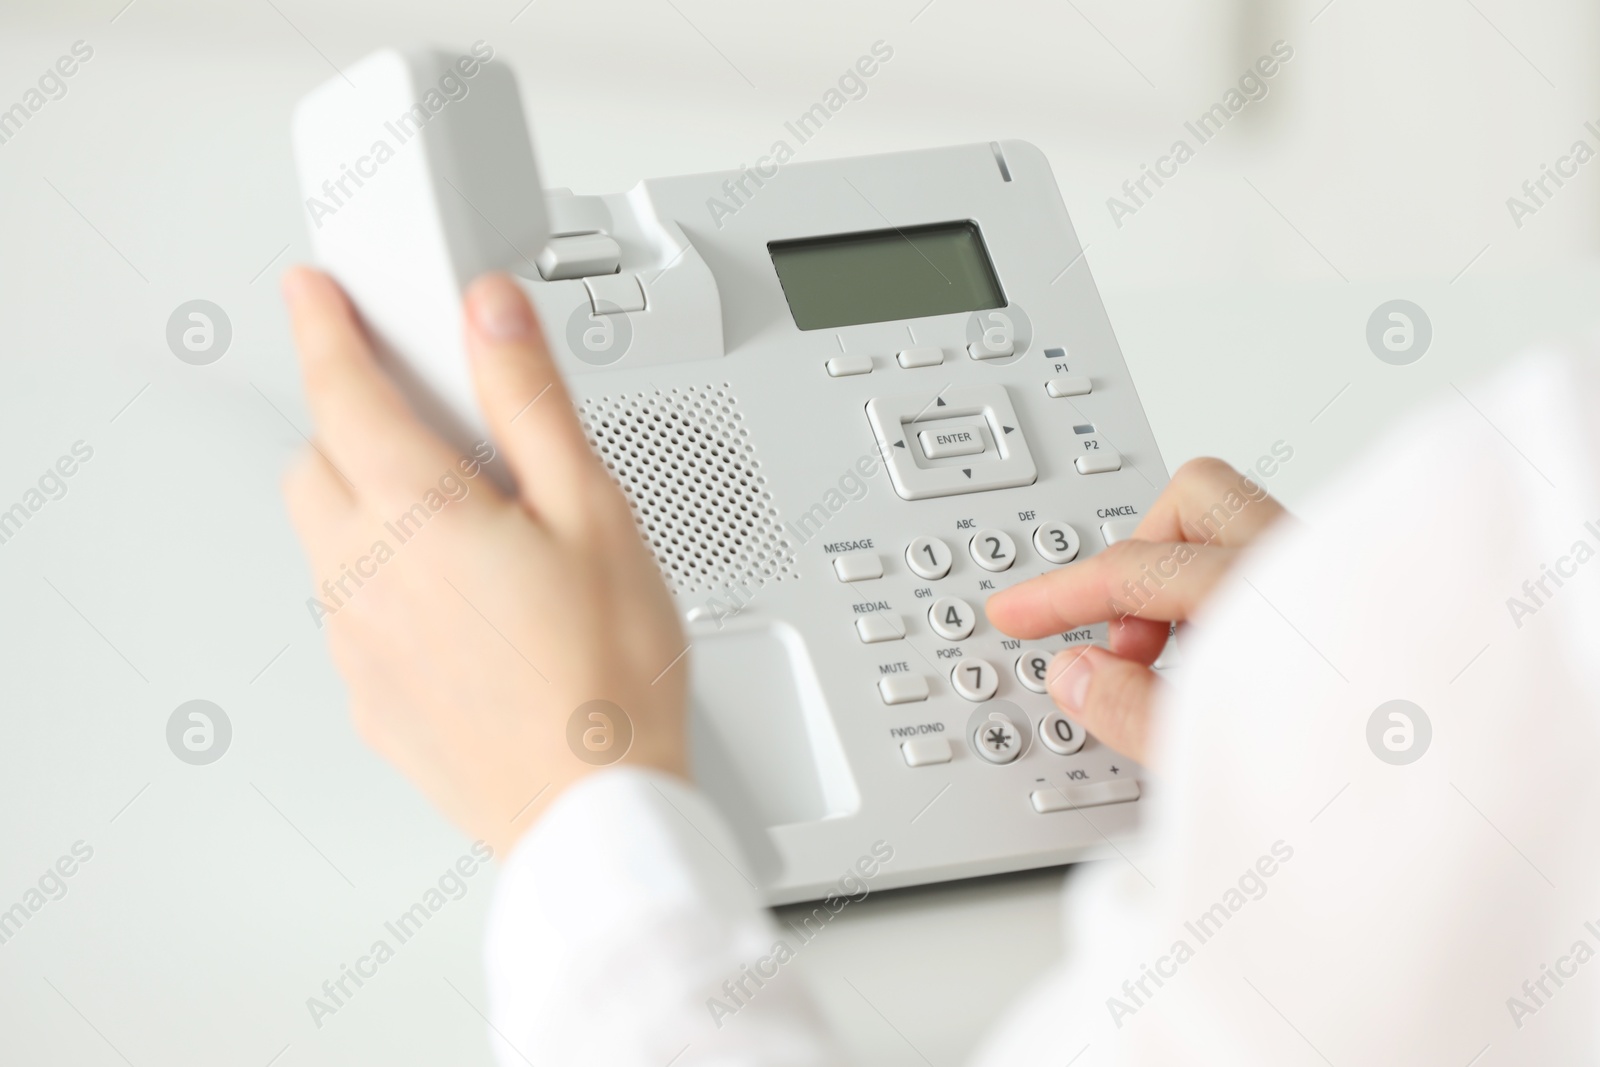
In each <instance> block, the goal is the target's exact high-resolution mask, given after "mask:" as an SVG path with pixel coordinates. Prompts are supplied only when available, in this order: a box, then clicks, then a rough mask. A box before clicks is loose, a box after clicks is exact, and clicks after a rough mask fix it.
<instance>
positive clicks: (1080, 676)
mask: <svg viewBox="0 0 1600 1067" xmlns="http://www.w3.org/2000/svg"><path fill="white" fill-rule="evenodd" d="M1093 673H1094V657H1093V656H1091V655H1089V650H1088V649H1087V648H1069V649H1067V650H1066V651H1064V652H1058V653H1056V658H1055V659H1054V660H1052V661H1051V663H1050V695H1051V696H1052V697H1054V698H1055V701H1056V703H1057V704H1058V705H1060V706H1061V709H1062V710H1063V711H1071V712H1078V711H1082V710H1083V705H1084V701H1085V700H1087V699H1088V696H1089V676H1090V675H1092V674H1093Z"/></svg>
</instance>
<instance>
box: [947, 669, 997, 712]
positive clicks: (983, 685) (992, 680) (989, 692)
mask: <svg viewBox="0 0 1600 1067" xmlns="http://www.w3.org/2000/svg"><path fill="white" fill-rule="evenodd" d="M950 684H951V685H952V686H954V687H955V691H956V694H957V695H958V696H961V697H963V698H964V699H966V700H971V701H975V702H981V701H984V700H988V699H989V698H990V697H992V696H994V691H995V690H996V689H998V688H1000V672H999V671H997V670H995V669H994V664H992V663H990V662H989V661H988V660H986V659H964V660H962V661H961V662H960V663H957V664H956V665H955V666H954V667H952V668H951V669H950Z"/></svg>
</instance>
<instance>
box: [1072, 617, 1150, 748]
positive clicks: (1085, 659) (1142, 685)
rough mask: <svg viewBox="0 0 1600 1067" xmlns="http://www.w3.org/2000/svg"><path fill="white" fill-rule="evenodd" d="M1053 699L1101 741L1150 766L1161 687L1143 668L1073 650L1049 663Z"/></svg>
mask: <svg viewBox="0 0 1600 1067" xmlns="http://www.w3.org/2000/svg"><path fill="white" fill-rule="evenodd" d="M1047 684H1048V685H1049V687H1050V696H1051V698H1052V699H1053V700H1055V702H1056V706H1057V707H1059V708H1060V709H1061V710H1062V711H1064V712H1066V713H1067V714H1068V715H1071V716H1072V717H1073V718H1074V719H1077V720H1078V722H1080V723H1082V724H1083V728H1084V729H1085V730H1088V731H1089V732H1090V733H1091V734H1093V735H1094V736H1095V737H1096V738H1097V739H1099V741H1100V742H1101V743H1102V744H1104V745H1108V746H1110V747H1111V748H1114V749H1116V750H1117V751H1118V752H1121V753H1122V754H1123V755H1125V756H1127V757H1129V758H1130V759H1134V760H1137V761H1138V762H1140V763H1142V764H1145V765H1146V766H1148V763H1146V756H1147V755H1148V752H1149V741H1150V721H1151V717H1150V708H1151V706H1152V705H1153V704H1154V703H1155V697H1156V693H1157V691H1158V689H1159V687H1160V683H1159V682H1158V681H1157V680H1156V676H1155V675H1154V674H1153V673H1152V672H1151V671H1150V669H1149V668H1147V667H1145V666H1144V665H1143V664H1140V663H1135V662H1133V661H1131V660H1126V659H1123V658H1122V657H1121V656H1117V655H1114V654H1112V653H1111V652H1108V651H1106V650H1105V649H1103V648H1099V647H1097V646H1089V647H1087V648H1069V649H1067V650H1065V651H1063V652H1060V653H1057V654H1056V658H1055V659H1054V660H1052V661H1051V663H1050V672H1049V680H1048V683H1047Z"/></svg>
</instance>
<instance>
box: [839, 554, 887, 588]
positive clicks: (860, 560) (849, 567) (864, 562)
mask: <svg viewBox="0 0 1600 1067" xmlns="http://www.w3.org/2000/svg"><path fill="white" fill-rule="evenodd" d="M833 573H834V574H837V575H838V576H839V580H840V581H841V582H865V581H867V580H869V579H872V578H882V577H883V560H881V559H879V558H878V554H877V553H876V552H846V553H845V554H844V555H842V556H834V557H833Z"/></svg>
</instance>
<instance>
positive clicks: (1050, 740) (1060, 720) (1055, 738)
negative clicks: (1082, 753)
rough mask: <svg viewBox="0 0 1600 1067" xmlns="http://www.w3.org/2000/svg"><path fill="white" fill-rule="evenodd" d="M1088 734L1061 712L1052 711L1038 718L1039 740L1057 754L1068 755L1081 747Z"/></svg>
mask: <svg viewBox="0 0 1600 1067" xmlns="http://www.w3.org/2000/svg"><path fill="white" fill-rule="evenodd" d="M1087 739H1088V735H1087V734H1085V733H1084V732H1083V727H1081V726H1079V725H1078V724H1077V723H1075V722H1073V721H1072V720H1071V719H1069V718H1067V717H1066V716H1065V715H1063V714H1061V713H1060V712H1059V711H1052V712H1051V713H1050V714H1048V715H1046V716H1045V717H1044V718H1042V719H1040V720H1039V740H1041V741H1043V742H1044V747H1045V748H1048V749H1049V750H1050V751H1051V752H1054V753H1055V754H1056V755H1058V756H1070V755H1072V754H1073V753H1074V752H1076V751H1078V750H1079V749H1080V748H1082V747H1083V743H1084V741H1086V740H1087Z"/></svg>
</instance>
